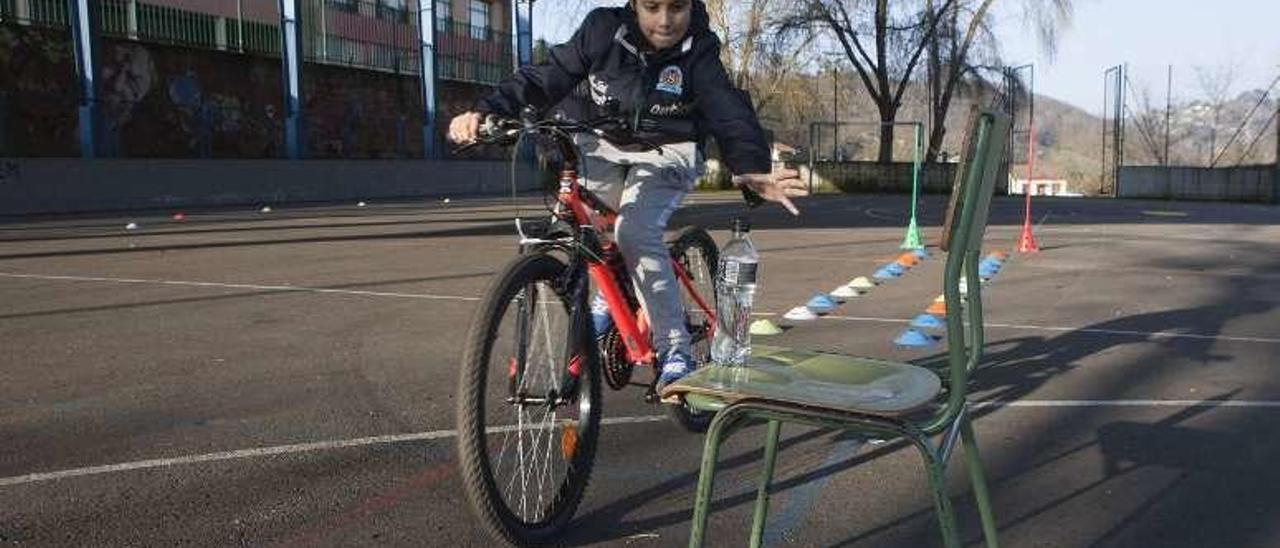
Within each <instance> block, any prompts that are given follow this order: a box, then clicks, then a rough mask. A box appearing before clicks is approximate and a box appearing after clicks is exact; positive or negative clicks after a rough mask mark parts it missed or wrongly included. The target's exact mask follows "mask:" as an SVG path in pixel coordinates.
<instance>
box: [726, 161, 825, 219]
mask: <svg viewBox="0 0 1280 548" xmlns="http://www.w3.org/2000/svg"><path fill="white" fill-rule="evenodd" d="M733 182H734V184H737V185H741V186H745V187H747V188H749V189H751V190H752V191H753V192H755V193H756V194H759V195H760V197H761V198H764V199H766V200H769V201H770V202H778V203H779V204H782V207H785V208H787V211H790V212H791V214H792V215H795V216H799V215H800V210H799V209H796V205H795V204H793V203H791V198H793V197H797V196H808V195H809V190H808V189H807V185H805V184H804V181H801V180H800V172H799V171H796V170H794V169H788V168H785V167H774V168H773V173H744V174H742V175H735V176H734V177H733Z"/></svg>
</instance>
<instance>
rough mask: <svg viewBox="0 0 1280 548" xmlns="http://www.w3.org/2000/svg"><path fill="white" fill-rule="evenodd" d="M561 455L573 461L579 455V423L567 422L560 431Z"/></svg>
mask: <svg viewBox="0 0 1280 548" xmlns="http://www.w3.org/2000/svg"><path fill="white" fill-rule="evenodd" d="M560 454H561V455H564V460H567V461H572V460H573V456H574V455H576V454H578V421H565V422H564V424H563V425H562V426H561V430H560Z"/></svg>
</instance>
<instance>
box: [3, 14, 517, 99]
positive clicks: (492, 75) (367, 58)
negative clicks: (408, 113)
mask: <svg viewBox="0 0 1280 548" xmlns="http://www.w3.org/2000/svg"><path fill="white" fill-rule="evenodd" d="M432 1H434V2H435V9H436V58H437V76H438V77H439V78H440V79H443V80H453V81H459V82H469V83H474V84H486V85H492V84H496V83H497V82H498V81H499V80H501V79H502V78H503V77H505V76H506V75H508V74H510V73H511V71H512V65H513V50H512V45H511V32H510V28H511V27H510V22H509V20H510V17H509V14H510V8H509V6H508V3H509V2H510V0H432ZM419 2H420V0H301V1H300V2H299V5H300V7H301V10H302V13H301V17H300V18H299V19H300V22H301V30H302V44H303V46H302V47H303V56H304V59H305V60H306V61H309V62H314V63H323V64H335V65H347V66H354V67H361V68H368V69H375V70H384V71H388V72H396V73H400V74H417V73H418V71H419V66H418V65H419V63H418V55H419V50H420V48H419V41H418V29H417V25H418V17H417V14H418V8H419V5H420V4H419ZM278 9H279V8H278V3H277V2H276V1H275V0H104V1H102V3H101V4H100V10H101V13H102V30H103V33H104V34H106V35H107V36H111V37H114V38H122V39H131V40H139V41H144V42H159V43H169V44H176V45H182V46H189V47H198V48H205V49H211V50H217V51H229V52H236V53H257V54H267V55H278V54H279V51H280V34H279V23H280V17H279V12H278ZM9 18H14V19H16V20H17V21H18V22H19V23H20V24H37V25H46V26H62V25H66V24H67V23H68V21H67V11H66V2H65V1H62V0H0V22H3V21H6V20H8V19H9Z"/></svg>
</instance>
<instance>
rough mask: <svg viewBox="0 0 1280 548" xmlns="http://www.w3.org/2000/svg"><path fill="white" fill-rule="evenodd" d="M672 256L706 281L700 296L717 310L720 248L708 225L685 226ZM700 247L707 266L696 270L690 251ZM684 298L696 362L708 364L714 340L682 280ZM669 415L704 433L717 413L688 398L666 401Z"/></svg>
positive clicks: (674, 242)
mask: <svg viewBox="0 0 1280 548" xmlns="http://www.w3.org/2000/svg"><path fill="white" fill-rule="evenodd" d="M668 249H669V250H670V253H671V257H672V258H673V259H675V260H676V261H678V262H681V265H682V266H683V267H684V268H685V270H686V272H687V273H688V274H689V277H690V278H692V281H693V282H694V285H695V286H698V285H700V284H699V281H702V282H704V283H702V284H701V285H702V286H703V287H701V288H699V296H700V297H702V299H703V302H705V303H707V305H708V306H710V307H711V311H712V312H713V313H714V312H715V303H716V294H715V279H716V271H717V269H718V268H719V260H720V248H719V247H718V246H716V241H715V239H714V238H712V237H711V234H709V233H708V232H707V231H706V230H705V229H703V228H702V227H698V226H688V227H685V228H683V229H681V230H680V231H679V232H678V233H677V234H676V237H675V238H674V239H673V240H672V241H671V243H670V244H669V246H668ZM694 250H696V251H697V252H698V254H699V255H701V257H702V261H701V262H702V264H703V265H704V266H705V268H706V270H705V271H704V272H695V271H691V270H694V269H695V268H696V267H697V265H692V264H689V260H690V259H691V258H692V257H691V256H690V252H691V251H694ZM680 299H681V301H682V302H683V304H684V314H685V327H686V329H688V330H689V332H690V333H689V336H690V337H691V339H692V340H690V343H689V348H690V351H691V352H692V354H693V356H692V358H693V360H694V363H697V364H699V365H702V364H706V363H708V362H710V361H711V341H710V338H709V337H708V336H707V332H706V330H705V326H702V327H704V329H703V331H702V333H701V335H698V334H696V332H697V331H698V327H700V326H699V325H698V323H699V321H698V318H697V316H699V315H700V314H701V312H699V311H697V310H696V309H697V303H695V302H694V301H693V299H692V298H691V297H690V296H689V294H688V289H687V288H685V287H684V284H683V283H681V284H680ZM663 407H665V408H666V409H665V411H666V413H667V417H668V418H670V419H671V421H672V422H674V423H676V424H677V425H679V426H680V427H681V428H684V429H685V430H688V431H689V432H694V433H701V432H706V431H707V428H708V427H709V426H711V419H712V418H714V417H715V414H714V413H700V412H697V411H694V410H692V409H690V408H689V406H688V405H686V404H685V403H684V402H681V403H679V404H665V405H664V406H663Z"/></svg>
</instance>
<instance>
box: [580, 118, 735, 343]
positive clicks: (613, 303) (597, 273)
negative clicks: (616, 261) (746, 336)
mask: <svg viewBox="0 0 1280 548" xmlns="http://www.w3.org/2000/svg"><path fill="white" fill-rule="evenodd" d="M562 145H563V143H562ZM562 148H563V149H571V148H572V147H568V146H562ZM562 152H564V153H565V158H566V161H565V167H564V169H563V170H562V171H561V173H560V190H559V193H558V194H557V197H556V199H557V202H558V203H559V205H560V206H563V208H564V209H565V210H566V211H567V212H568V213H569V215H568V218H567V219H566V220H569V221H572V222H574V223H575V224H577V226H578V227H579V230H580V231H583V232H584V233H590V234H591V235H590V236H587V237H586V240H587V241H589V242H596V243H595V247H597V248H599V249H593V250H590V251H591V252H590V253H587V254H586V256H587V272H588V274H589V275H590V277H591V280H592V281H594V282H595V284H596V287H597V288H599V290H600V293H601V295H602V296H603V297H604V300H605V302H606V303H608V305H609V315H610V316H611V317H612V318H613V324H614V325H615V326H617V329H618V334H619V335H621V337H622V343H623V346H624V347H625V348H626V349H627V360H628V361H630V362H631V363H633V364H643V365H653V363H654V359H655V356H654V354H653V344H652V343H651V336H652V331H651V330H650V327H649V321H648V316H647V315H646V314H645V312H644V310H643V309H641V310H634V309H633V308H632V307H631V303H630V302H628V301H627V299H626V297H625V296H624V294H623V288H622V287H621V285H620V283H619V280H618V279H617V277H616V276H615V275H614V272H613V271H612V270H611V269H610V267H609V265H608V264H607V263H606V262H605V261H604V260H603V255H604V254H603V253H602V252H603V251H604V249H603V246H601V245H599V244H598V242H599V239H598V238H596V237H595V236H596V235H598V233H601V232H605V231H607V230H609V229H610V228H611V227H612V226H613V225H614V223H615V222H616V221H617V218H618V214H617V212H615V211H613V209H612V208H610V207H609V206H608V205H606V204H604V203H602V202H600V200H599V199H598V198H596V197H595V195H594V194H591V193H590V191H587V190H585V189H584V188H583V187H582V185H581V182H580V181H579V179H578V174H577V170H576V169H575V167H576V165H577V155H576V151H571V150H562ZM562 218H563V216H562ZM610 245H613V244H610ZM671 264H672V267H673V269H674V271H675V274H676V278H677V279H678V280H680V284H681V285H682V286H683V287H684V288H685V290H686V291H688V292H689V295H691V296H692V297H693V301H694V303H695V304H696V305H697V306H698V308H699V309H700V310H701V311H702V312H703V313H704V314H706V316H707V318H708V319H710V320H711V322H710V323H711V331H710V332H708V333H707V336H708V337H710V336H712V335H713V334H714V330H715V325H716V318H715V311H714V310H711V307H710V306H708V305H707V302H706V300H705V299H704V298H703V296H702V295H699V294H698V292H697V290H695V289H694V286H693V280H692V279H690V277H689V273H688V272H686V271H685V269H684V267H683V266H682V265H681V264H680V262H679V261H677V260H676V259H675V258H674V257H672V258H671Z"/></svg>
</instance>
